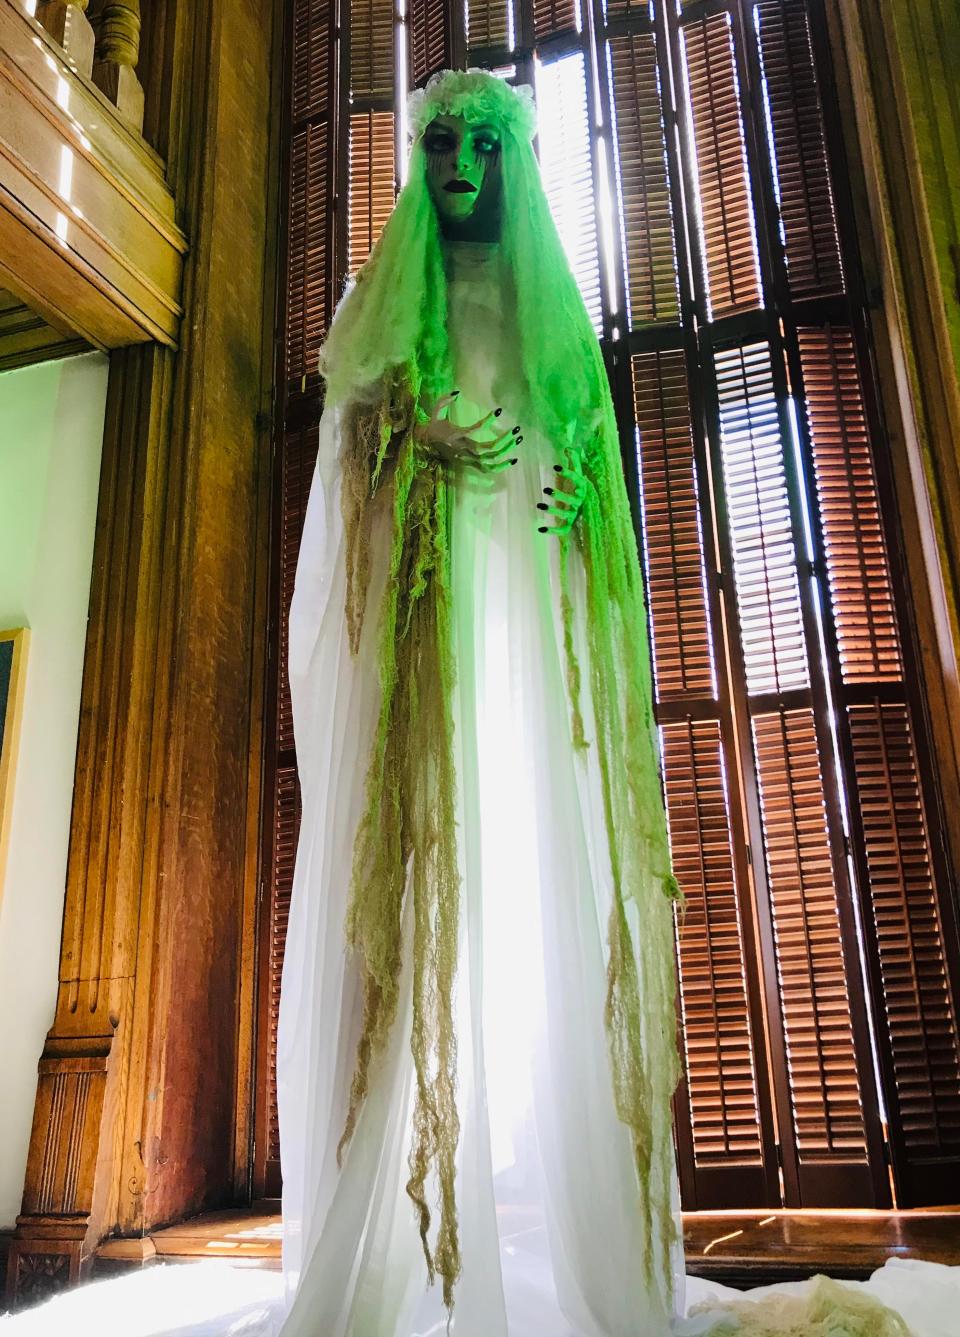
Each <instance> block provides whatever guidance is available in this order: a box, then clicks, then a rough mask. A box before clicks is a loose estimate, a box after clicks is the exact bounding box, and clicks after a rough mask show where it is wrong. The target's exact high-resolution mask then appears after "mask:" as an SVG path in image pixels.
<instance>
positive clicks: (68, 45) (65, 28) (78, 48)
mask: <svg viewBox="0 0 960 1337" xmlns="http://www.w3.org/2000/svg"><path fill="white" fill-rule="evenodd" d="M86 8H87V0H39V3H38V4H37V8H36V18H37V20H38V22H40V23H42V24H43V26H44V27H45V28H46V30H47V32H48V33H49V34H50V36H51V37H53V38H54V39H55V40H56V41H58V42H59V43H60V45H61V46H62V47H63V49H64V52H65V53H66V56H67V60H68V61H69V63H70V64H71V65H72V66H73V68H74V69H75V70H76V71H77V73H78V74H86V75H89V74H90V72H91V70H92V68H93V47H94V34H93V28H92V27H91V26H90V20H89V19H88V18H87V15H86Z"/></svg>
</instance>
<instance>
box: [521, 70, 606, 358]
mask: <svg viewBox="0 0 960 1337" xmlns="http://www.w3.org/2000/svg"><path fill="white" fill-rule="evenodd" d="M537 97H538V99H539V103H540V106H541V107H542V108H543V111H544V114H543V116H542V118H541V122H540V132H539V136H538V138H539V142H540V168H541V171H542V173H543V184H544V189H545V190H546V193H547V199H548V200H549V201H550V209H551V212H552V213H553V217H554V219H555V221H556V224H557V229H558V230H559V233H560V239H561V241H562V242H563V247H564V250H565V251H566V253H567V259H568V260H569V262H570V268H571V269H572V270H573V274H574V277H575V278H576V280H577V283H578V285H579V287H580V292H581V294H582V295H583V300H584V302H585V303H586V307H587V311H588V312H589V313H590V319H591V320H592V321H593V325H594V329H595V330H596V331H597V333H598V334H599V332H600V329H601V327H602V324H603V313H602V305H601V296H600V253H599V247H598V243H597V220H596V199H595V193H594V186H593V157H592V151H591V136H590V121H589V112H588V103H587V80H586V67H585V61H584V56H583V53H582V52H580V51H577V52H575V53H574V54H573V55H570V56H562V57H560V59H558V60H552V61H550V62H549V63H548V64H544V65H542V66H541V67H540V69H539V71H538V75H537Z"/></svg>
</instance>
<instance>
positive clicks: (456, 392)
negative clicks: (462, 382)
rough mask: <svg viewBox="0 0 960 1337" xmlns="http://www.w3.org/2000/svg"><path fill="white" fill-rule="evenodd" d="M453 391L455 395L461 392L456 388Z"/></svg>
mask: <svg viewBox="0 0 960 1337" xmlns="http://www.w3.org/2000/svg"><path fill="white" fill-rule="evenodd" d="M452 393H453V394H455V395H458V394H459V393H460V391H459V390H454V391H453V392H452Z"/></svg>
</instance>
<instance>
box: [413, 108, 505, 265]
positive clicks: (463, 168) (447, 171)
mask: <svg viewBox="0 0 960 1337" xmlns="http://www.w3.org/2000/svg"><path fill="white" fill-rule="evenodd" d="M423 150H424V153H425V154H426V158H427V185H428V187H429V190H430V197H431V199H432V200H433V203H434V207H435V208H436V211H437V217H438V218H439V220H440V228H441V231H442V232H443V233H444V235H445V236H448V237H458V238H463V239H468V240H474V241H494V240H496V239H497V238H498V237H499V235H500V131H499V130H498V129H497V128H496V126H493V125H490V124H486V123H484V124H480V123H474V122H472V121H467V120H465V119H464V117H462V116H437V117H435V118H434V120H432V121H431V122H430V124H429V125H428V126H427V128H426V130H425V131H424V132H423Z"/></svg>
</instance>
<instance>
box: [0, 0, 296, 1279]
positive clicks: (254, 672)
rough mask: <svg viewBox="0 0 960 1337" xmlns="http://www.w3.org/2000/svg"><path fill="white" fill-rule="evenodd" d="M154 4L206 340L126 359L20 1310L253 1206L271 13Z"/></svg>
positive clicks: (107, 440) (120, 372)
mask: <svg viewBox="0 0 960 1337" xmlns="http://www.w3.org/2000/svg"><path fill="white" fill-rule="evenodd" d="M6 2H7V0H0V5H2V4H4V3H6ZM158 4H160V5H161V6H162V8H161V10H160V15H161V21H160V23H159V26H158V29H157V31H156V32H155V33H152V34H151V41H152V43H153V49H152V59H153V60H155V61H156V62H158V63H160V64H162V65H163V66H164V68H166V69H167V70H168V71H171V72H172V74H170V75H168V80H167V82H166V84H165V87H164V98H165V102H164V103H163V105H162V106H161V107H160V108H155V107H154V108H152V107H150V106H149V105H148V115H149V116H150V117H151V118H152V119H153V121H154V122H155V123H156V125H157V127H158V131H157V141H158V142H159V143H163V144H164V145H165V146H167V152H168V177H169V180H170V183H171V186H172V189H173V191H174V193H175V194H176V196H177V198H179V199H181V200H183V201H184V214H185V222H186V226H187V228H188V230H189V232H190V235H191V238H192V246H191V252H190V255H189V259H188V264H187V269H186V273H185V288H184V291H185V294H186V296H185V305H186V307H187V310H188V311H189V313H190V319H189V322H188V324H187V326H186V329H187V330H188V337H185V339H184V343H183V347H182V348H181V350H180V351H179V352H174V351H172V350H171V349H170V348H167V347H163V346H161V345H159V344H157V343H152V344H148V345H144V346H141V347H135V348H121V349H118V350H116V351H114V352H113V354H112V356H111V366H110V381H109V389H108V397H107V415H106V427H105V434H104V453H103V464H102V471H101V485H100V496H99V502H98V512H97V522H96V539H95V546H94V559H93V577H92V583H91V599H90V609H89V624H88V634H87V643H86V654H85V661H84V675H83V685H82V690H81V707H80V724H79V734H78V750H77V765H76V775H75V787H74V803H73V811H72V817H71V837H70V851H69V858H68V869H67V888H66V902H65V908H64V921H63V937H62V943H61V959H60V981H59V988H58V996H57V1007H56V1014H55V1018H54V1022H53V1026H52V1027H51V1030H50V1033H49V1035H48V1037H47V1041H46V1045H45V1048H44V1052H43V1056H42V1059H41V1069H40V1080H39V1085H38V1093H37V1104H36V1112H35V1118H34V1125H33V1133H32V1137H31V1145H30V1155H29V1163H28V1171H27V1182H26V1185H25V1191H24V1202H23V1211H22V1213H21V1215H20V1217H19V1218H18V1221H17V1230H16V1233H15V1235H14V1238H13V1239H12V1240H11V1243H10V1259H9V1266H8V1274H7V1275H8V1289H9V1292H10V1294H11V1296H12V1299H13V1301H16V1300H18V1299H22V1294H23V1288H24V1287H28V1288H29V1287H30V1286H31V1285H34V1284H37V1285H41V1284H46V1283H44V1282H42V1281H41V1282H37V1283H34V1282H33V1281H31V1277H33V1275H34V1274H36V1275H37V1276H39V1277H40V1278H43V1277H45V1276H46V1275H47V1273H46V1272H45V1270H44V1269H47V1270H48V1271H50V1272H51V1276H52V1277H53V1278H54V1279H60V1278H62V1277H63V1276H64V1275H66V1276H67V1278H68V1280H69V1281H71V1282H72V1281H74V1280H76V1279H77V1278H78V1277H80V1276H85V1275H87V1274H88V1272H89V1271H90V1270H91V1268H92V1266H93V1263H94V1255H95V1251H96V1249H97V1247H98V1245H99V1243H100V1241H101V1240H103V1239H104V1238H105V1237H111V1238H113V1239H116V1238H123V1237H131V1238H132V1237H142V1236H144V1235H145V1234H147V1233H148V1232H149V1231H150V1229H151V1228H152V1227H153V1226H155V1225H158V1224H163V1225H166V1224H168V1223H169V1222H172V1221H177V1220H179V1219H182V1218H183V1217H184V1216H186V1215H190V1214H193V1213H194V1212H196V1211H199V1210H203V1209H204V1208H206V1207H210V1206H219V1205H222V1204H223V1203H225V1202H228V1201H231V1200H236V1192H237V1188H238V1186H239V1189H240V1193H241V1195H242V1193H243V1191H244V1190H245V1185H246V1175H247V1165H248V1148H247V1144H246V1142H247V1118H248V1107H249V1097H250V1092H249V1080H250V1060H249V1055H250V1049H251V1044H252V980H250V979H249V978H246V973H247V972H248V971H249V969H251V962H252V942H253V923H254V919H255V914H256V888H257V872H258V870H257V845H258V841H257V836H256V832H255V831H251V823H252V822H253V823H255V822H256V820H257V815H258V810H259V803H258V797H259V770H258V767H259V756H260V749H259V746H258V745H257V742H256V739H257V730H258V729H259V727H260V694H261V688H262V657H263V655H264V653H265V651H264V627H263V597H264V596H263V590H264V582H265V563H266V548H265V545H266V538H267V533H268V529H269V526H268V524H267V523H266V509H267V506H268V502H269V476H270V471H269V463H268V461H269V442H270V433H269V404H270V383H271V373H272V331H271V329H270V323H269V319H268V320H267V321H266V322H265V321H264V319H263V312H264V310H265V309H266V310H267V311H268V312H272V299H271V292H272V289H271V284H272V281H273V280H272V277H271V275H270V274H269V273H268V269H267V259H266V257H267V255H268V253H269V245H268V235H269V228H270V223H269V219H270V213H269V209H270V203H269V202H270V199H271V195H270V189H269V183H270V180H271V178H272V176H273V169H272V167H271V163H270V161H269V153H270V139H269V135H270V130H269V126H270V122H271V114H270V113H271V100H272V96H273V91H274V89H273V83H274V80H273V75H272V67H271V50H270V42H271V40H272V38H271V33H272V31H273V24H274V22H275V16H276V5H275V3H274V0H246V2H245V3H244V5H243V6H238V7H236V8H231V10H230V13H229V15H226V14H225V12H224V7H223V6H220V5H217V4H215V3H214V0H199V2H197V0H194V3H188V0H166V3H164V0H158ZM257 51H259V52H261V55H262V62H261V63H258V62H257V61H252V60H251V53H252V52H257ZM151 86H152V84H151V82H150V81H149V80H148V81H147V87H148V88H150V87H151ZM61 1256H67V1258H68V1262H67V1263H66V1264H64V1263H63V1262H62V1261H61V1262H50V1263H49V1264H48V1263H47V1262H45V1261H44V1260H45V1259H48V1258H60V1257H61ZM64 1267H66V1273H64V1270H63V1269H64ZM50 1284H53V1281H51V1283H50ZM18 1288H19V1292H20V1293H19V1294H18Z"/></svg>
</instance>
